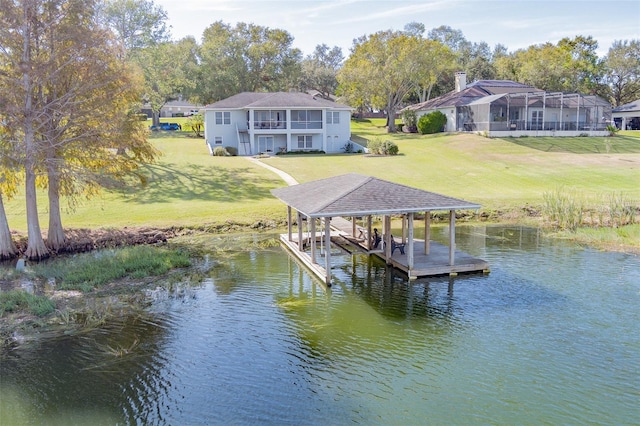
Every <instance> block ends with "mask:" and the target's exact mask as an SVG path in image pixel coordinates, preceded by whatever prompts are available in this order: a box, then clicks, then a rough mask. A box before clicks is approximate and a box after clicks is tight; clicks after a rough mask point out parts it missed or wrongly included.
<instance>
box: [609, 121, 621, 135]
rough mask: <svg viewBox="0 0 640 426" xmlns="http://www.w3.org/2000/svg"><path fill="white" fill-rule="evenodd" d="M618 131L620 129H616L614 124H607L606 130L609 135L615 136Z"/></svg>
mask: <svg viewBox="0 0 640 426" xmlns="http://www.w3.org/2000/svg"><path fill="white" fill-rule="evenodd" d="M619 131H620V129H618V128H617V127H616V126H612V125H611V124H609V125H608V126H607V132H609V136H615V135H616V133H618V132H619Z"/></svg>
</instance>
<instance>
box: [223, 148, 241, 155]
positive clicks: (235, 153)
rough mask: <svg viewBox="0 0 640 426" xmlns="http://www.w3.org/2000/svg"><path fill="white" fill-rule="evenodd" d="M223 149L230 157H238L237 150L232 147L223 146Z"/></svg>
mask: <svg viewBox="0 0 640 426" xmlns="http://www.w3.org/2000/svg"><path fill="white" fill-rule="evenodd" d="M224 149H226V150H227V154H229V155H232V156H234V157H235V156H236V155H238V148H236V147H234V146H225V147H224Z"/></svg>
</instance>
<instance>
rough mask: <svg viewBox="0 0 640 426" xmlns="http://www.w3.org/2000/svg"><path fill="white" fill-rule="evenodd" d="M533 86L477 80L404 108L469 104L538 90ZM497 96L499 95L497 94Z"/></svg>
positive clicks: (507, 81) (424, 108)
mask: <svg viewBox="0 0 640 426" xmlns="http://www.w3.org/2000/svg"><path fill="white" fill-rule="evenodd" d="M539 91H540V90H538V89H536V88H535V87H532V86H528V85H526V84H522V83H516V82H515V81H511V80H479V81H475V82H473V83H471V84H469V85H468V86H467V87H466V88H465V89H464V90H461V91H459V92H456V91H455V90H454V91H452V92H449V93H447V94H444V95H442V96H439V97H437V98H435V99H431V100H428V101H426V102H422V103H419V104H414V105H409V106H408V107H406V108H405V109H406V110H414V111H420V110H430V109H436V108H446V107H458V106H465V105H470V104H471V103H472V102H477V101H478V100H480V99H483V98H486V97H489V96H494V95H503V94H505V93H526V92H539ZM497 97H498V98H499V97H500V96H497Z"/></svg>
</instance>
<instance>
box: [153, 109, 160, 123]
mask: <svg viewBox="0 0 640 426" xmlns="http://www.w3.org/2000/svg"><path fill="white" fill-rule="evenodd" d="M151 115H152V116H153V118H152V124H153V125H154V126H159V125H160V110H158V111H152V112H151Z"/></svg>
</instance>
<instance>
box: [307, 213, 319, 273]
mask: <svg viewBox="0 0 640 426" xmlns="http://www.w3.org/2000/svg"><path fill="white" fill-rule="evenodd" d="M307 220H309V221H311V238H310V241H309V244H311V263H318V262H317V261H316V219H315V218H310V217H308V218H307Z"/></svg>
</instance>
